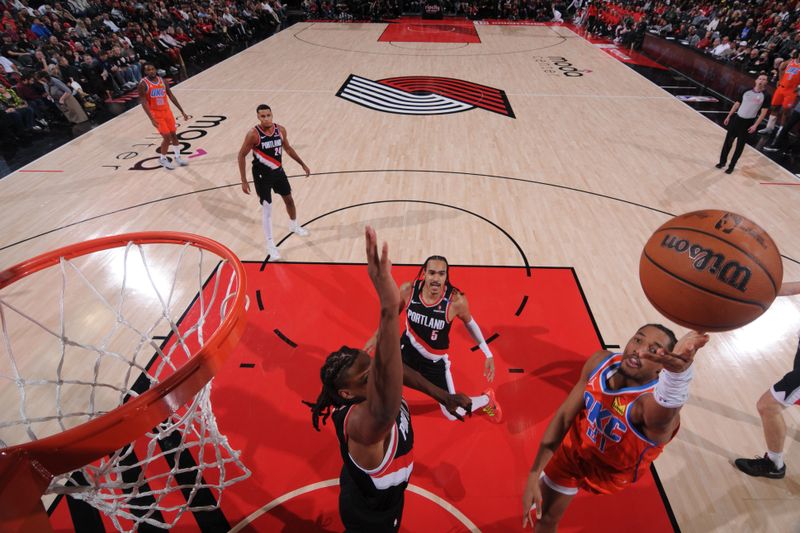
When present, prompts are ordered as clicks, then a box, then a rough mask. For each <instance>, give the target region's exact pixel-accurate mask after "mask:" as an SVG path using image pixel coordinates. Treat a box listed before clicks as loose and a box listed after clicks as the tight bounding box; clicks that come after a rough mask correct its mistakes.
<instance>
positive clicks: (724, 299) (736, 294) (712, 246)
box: [639, 209, 783, 331]
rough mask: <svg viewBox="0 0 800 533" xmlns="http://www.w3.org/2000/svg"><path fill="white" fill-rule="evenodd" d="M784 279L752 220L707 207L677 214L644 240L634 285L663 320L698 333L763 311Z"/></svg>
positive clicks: (721, 328)
mask: <svg viewBox="0 0 800 533" xmlns="http://www.w3.org/2000/svg"><path fill="white" fill-rule="evenodd" d="M782 279H783V264H782V263H781V255H780V252H778V247H777V246H775V243H774V242H773V241H772V238H770V236H769V235H767V232H765V231H764V230H763V229H761V228H760V227H759V226H758V225H756V224H755V223H754V222H753V221H751V220H748V219H747V218H745V217H743V216H741V215H737V214H735V213H729V212H727V211H718V210H715V209H707V210H704V211H694V212H692V213H686V214H685V215H680V216H677V217H675V218H673V219H671V220H669V221H668V222H667V223H666V224H664V225H662V226H661V227H660V228H658V229H657V230H656V231H655V233H653V235H652V236H651V237H650V239H649V240H648V241H647V244H645V246H644V250H643V251H642V257H641V259H640V261H639V280H640V281H641V283H642V289H644V293H645V294H646V295H647V299H648V300H650V303H651V304H653V305H654V306H655V308H656V309H658V310H659V312H661V314H663V315H664V316H665V317H667V318H668V319H670V320H672V321H673V322H675V323H677V324H680V325H681V326H685V327H687V328H691V329H695V330H699V331H728V330H731V329H736V328H738V327H740V326H744V325H745V324H747V323H748V322H752V321H753V320H755V319H756V318H758V317H759V316H761V314H762V313H764V311H766V310H767V308H769V306H770V305H771V304H772V301H773V300H774V299H775V296H777V293H778V290H779V289H780V286H781V280H782Z"/></svg>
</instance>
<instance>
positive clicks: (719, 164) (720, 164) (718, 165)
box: [714, 163, 725, 168]
mask: <svg viewBox="0 0 800 533" xmlns="http://www.w3.org/2000/svg"><path fill="white" fill-rule="evenodd" d="M714 166H715V167H717V168H722V167H724V166H725V163H717V164H716V165H714Z"/></svg>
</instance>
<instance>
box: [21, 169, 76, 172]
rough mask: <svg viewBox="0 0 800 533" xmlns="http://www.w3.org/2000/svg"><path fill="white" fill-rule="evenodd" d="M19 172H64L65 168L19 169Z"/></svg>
mask: <svg viewBox="0 0 800 533" xmlns="http://www.w3.org/2000/svg"><path fill="white" fill-rule="evenodd" d="M17 172H64V171H63V170H30V169H26V170H18V171H17Z"/></svg>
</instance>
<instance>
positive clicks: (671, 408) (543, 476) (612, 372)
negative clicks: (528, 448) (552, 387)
mask: <svg viewBox="0 0 800 533" xmlns="http://www.w3.org/2000/svg"><path fill="white" fill-rule="evenodd" d="M707 342H708V335H706V334H704V333H699V332H696V331H692V332H689V333H688V334H687V335H685V336H684V337H683V338H682V339H681V340H680V341H678V340H677V339H676V338H675V334H674V333H672V331H670V330H669V329H667V328H665V327H664V326H662V325H660V324H647V325H645V326H642V327H641V328H639V330H638V331H637V332H636V334H635V335H634V336H633V338H632V339H631V340H630V341H628V344H627V345H625V351H624V352H623V353H621V354H614V353H611V352H608V351H606V350H601V351H599V352H597V353H595V354H594V355H592V356H591V357H590V358H589V360H588V361H586V364H584V365H583V370H582V371H581V377H580V379H579V380H578V382H577V383H576V384H575V386H574V387H573V389H572V391H571V392H570V393H569V396H567V399H566V400H565V401H564V403H563V404H561V407H559V408H558V411H556V414H555V416H554V417H553V419H552V420H551V421H550V424H549V425H548V426H547V429H546V430H545V433H544V435H543V436H542V442H541V444H540V445H539V452H538V453H537V454H536V459H535V460H534V462H533V467H532V468H531V472H530V475H529V476H528V482H527V485H526V487H525V492H524V494H523V496H522V511H523V513H522V526H523V527H525V526H526V525H527V523H528V522H531V524H533V519H532V517H531V513H532V512H534V511H535V513H536V518H537V520H538V522H537V524H536V532H537V533H543V532H544V533H546V532H551V531H556V528H557V526H558V522H559V521H560V520H561V517H562V516H564V512H565V511H566V510H567V507H568V506H569V504H570V502H571V501H572V498H573V497H574V496H575V494H577V493H578V489H579V488H582V489H584V490H587V491H589V492H592V493H595V494H611V493H614V492H618V491H620V490H622V489H624V488H626V487H628V486H629V485H630V484H631V483H634V482H635V481H636V480H637V479H639V477H640V476H642V475H643V474H644V473H645V472H647V467H648V466H649V465H650V463H651V462H652V461H653V459H655V458H656V457H657V456H658V455H659V454H660V453H661V451H662V450H663V449H664V446H665V445H666V444H667V443H668V442H669V441H670V440H672V438H673V437H674V436H675V434H676V433H677V432H678V426H679V424H680V416H679V412H680V409H681V407H682V406H683V404H684V403H685V402H686V399H687V398H688V396H689V382H690V381H691V379H692V362H693V361H694V354H695V353H696V352H697V350H698V349H700V348H701V347H702V346H704V345H705V344H706V343H707Z"/></svg>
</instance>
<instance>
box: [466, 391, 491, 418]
mask: <svg viewBox="0 0 800 533" xmlns="http://www.w3.org/2000/svg"><path fill="white" fill-rule="evenodd" d="M469 399H470V400H472V412H473V413H474V412H475V411H477V410H478V409H481V408H482V407H486V406H487V405H489V397H488V396H486V395H485V394H482V395H481V396H470V397H469ZM459 414H460V413H459Z"/></svg>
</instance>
